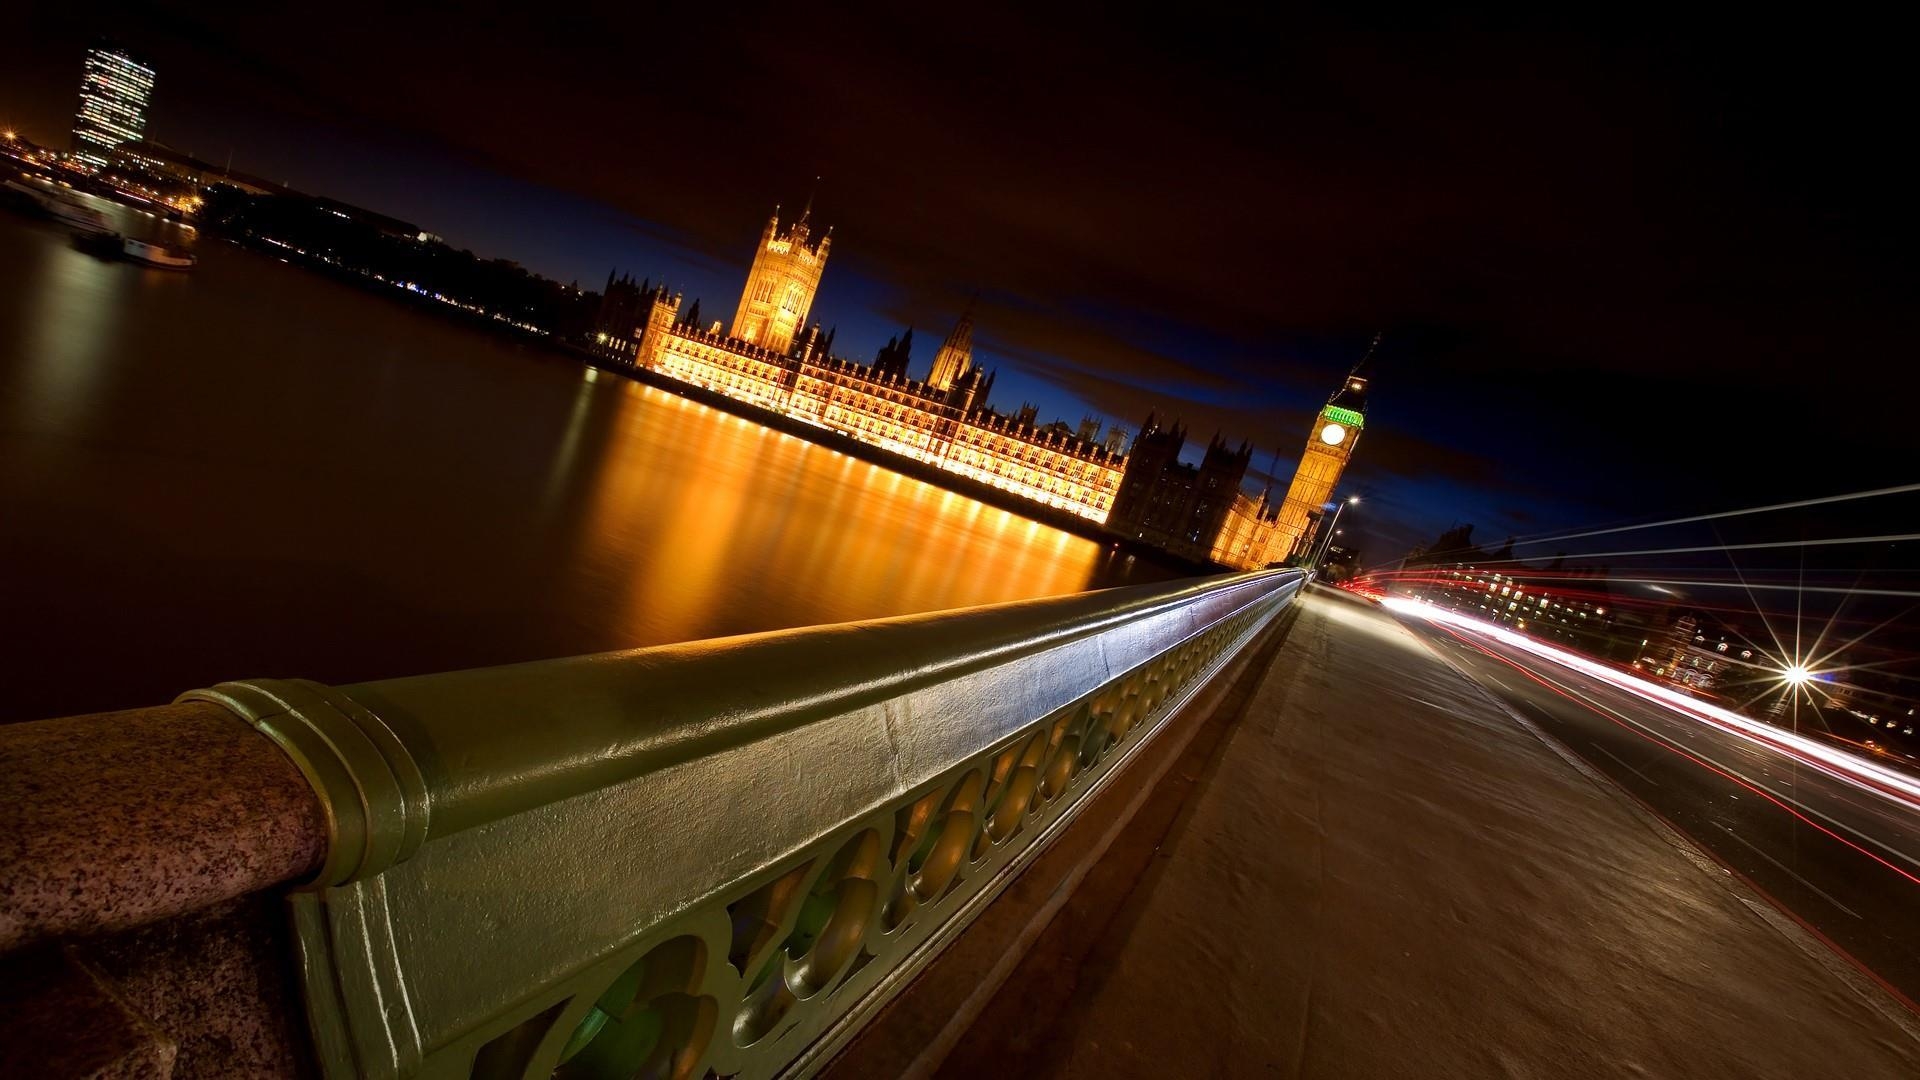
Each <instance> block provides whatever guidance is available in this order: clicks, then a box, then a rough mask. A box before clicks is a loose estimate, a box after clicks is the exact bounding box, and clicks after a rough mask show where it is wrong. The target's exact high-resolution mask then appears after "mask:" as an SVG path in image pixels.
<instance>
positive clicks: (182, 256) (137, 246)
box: [120, 236, 199, 270]
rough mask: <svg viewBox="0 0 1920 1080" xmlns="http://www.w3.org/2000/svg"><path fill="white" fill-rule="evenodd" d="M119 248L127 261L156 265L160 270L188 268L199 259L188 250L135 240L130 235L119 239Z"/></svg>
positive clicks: (143, 264)
mask: <svg viewBox="0 0 1920 1080" xmlns="http://www.w3.org/2000/svg"><path fill="white" fill-rule="evenodd" d="M120 248H121V253H122V254H124V255H125V256H126V257H127V259H128V260H129V261H132V262H137V263H139V264H141V265H142V266H157V267H159V268H160V269H162V270H188V269H191V268H192V267H193V264H194V263H195V262H197V261H199V260H198V259H197V258H196V257H195V256H194V255H193V254H192V253H190V252H186V251H181V250H179V249H178V248H170V247H168V246H166V245H165V244H156V243H153V242H151V241H148V240H135V239H134V238H133V237H131V236H129V237H126V238H124V239H123V240H121V241H120Z"/></svg>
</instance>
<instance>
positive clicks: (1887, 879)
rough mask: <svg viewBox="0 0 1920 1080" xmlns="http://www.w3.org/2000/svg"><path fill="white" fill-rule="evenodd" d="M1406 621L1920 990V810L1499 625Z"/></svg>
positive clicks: (1799, 910)
mask: <svg viewBox="0 0 1920 1080" xmlns="http://www.w3.org/2000/svg"><path fill="white" fill-rule="evenodd" d="M1407 622H1408V624H1409V625H1411V626H1413V627H1415V628H1416V629H1418V630H1419V631H1420V632H1421V633H1422V634H1424V635H1426V636H1427V637H1428V638H1429V639H1430V640H1431V641H1432V642H1433V643H1434V644H1435V645H1436V646H1437V647H1438V648H1439V649H1440V650H1441V652H1442V653H1443V654H1444V655H1446V656H1447V657H1449V658H1450V659H1452V660H1453V661H1454V662H1456V663H1457V664H1459V666H1460V667H1462V668H1464V669H1465V670H1466V671H1467V672H1468V673H1469V674H1470V675H1471V676H1472V677H1473V678H1474V680H1475V681H1476V682H1478V683H1479V684H1480V685H1481V686H1482V687H1484V688H1485V689H1487V690H1489V691H1491V692H1492V693H1493V694H1494V695H1495V696H1497V697H1498V698H1499V699H1500V700H1501V701H1503V702H1504V703H1506V704H1507V705H1508V706H1509V707H1510V708H1512V709H1513V710H1515V711H1516V712H1518V713H1519V714H1520V715H1521V716H1523V717H1525V718H1526V719H1528V720H1530V721H1532V722H1533V723H1535V724H1537V725H1538V726H1539V727H1540V728H1541V729H1542V730H1543V731H1545V732H1546V733H1547V734H1548V735H1551V736H1552V737H1553V738H1554V739H1556V740H1558V741H1559V742H1560V743H1561V745H1562V746H1564V747H1565V748H1566V749H1568V750H1570V751H1572V752H1573V753H1574V754H1575V755H1577V756H1578V757H1580V758H1581V759H1583V760H1584V761H1586V763H1587V764H1588V765H1590V766H1592V767H1593V768H1594V769H1596V770H1598V771H1599V772H1601V773H1603V774H1604V775H1606V776H1607V777H1608V778H1610V779H1611V780H1612V781H1613V782H1614V783H1616V784H1618V785H1619V786H1620V787H1622V788H1624V789H1625V790H1626V791H1628V792H1630V793H1631V794H1632V795H1633V796H1635V797H1636V798H1638V799H1639V800H1640V801H1641V802H1642V803H1644V804H1645V805H1646V806H1647V807H1648V808H1649V809H1651V810H1652V811H1653V812H1654V813H1656V814H1658V815H1659V816H1660V817H1662V818H1664V819H1665V820H1666V821H1667V822H1668V823H1669V824H1670V825H1672V826H1673V827H1674V828H1676V829H1678V830H1679V831H1680V832H1682V833H1684V834H1686V835H1687V836H1688V837H1689V838H1691V839H1692V840H1693V842H1694V843H1695V844H1697V845H1698V846H1699V847H1701V848H1703V849H1705V850H1706V851H1707V852H1708V853H1709V854H1711V855H1712V856H1713V858H1715V859H1716V860H1718V861H1719V862H1720V863H1721V864H1722V865H1723V866H1725V867H1727V868H1729V869H1731V870H1733V871H1734V872H1736V873H1738V874H1740V875H1741V876H1742V877H1744V878H1745V879H1746V880H1747V881H1748V883H1750V884H1751V885H1752V886H1754V888H1756V889H1757V890H1758V891H1760V892H1761V893H1762V894H1764V895H1765V896H1766V897H1767V898H1768V899H1770V900H1772V901H1773V902H1774V904H1775V905H1776V906H1778V907H1779V908H1780V909H1781V910H1782V911H1784V912H1786V913H1787V914H1788V915H1790V916H1791V917H1793V918H1794V919H1796V920H1798V921H1799V922H1800V923H1801V924H1802V925H1804V926H1807V927H1809V928H1810V929H1812V930H1813V931H1815V932H1816V933H1817V934H1818V935H1819V936H1820V937H1822V938H1824V939H1825V940H1826V941H1827V942H1828V943H1829V944H1830V945H1832V946H1833V947H1834V948H1835V949H1836V950H1837V951H1838V952H1840V953H1841V954H1842V955H1844V956H1845V957H1847V958H1848V959H1849V960H1850V961H1852V962H1853V963H1854V964H1855V965H1856V966H1858V967H1860V968H1861V969H1862V970H1863V971H1865V972H1866V973H1867V974H1868V975H1870V976H1872V977H1873V978H1875V979H1876V980H1877V981H1879V982H1880V983H1881V984H1882V985H1884V986H1886V987H1888V988H1889V989H1890V990H1893V991H1894V992H1895V993H1896V994H1898V995H1899V996H1901V997H1902V998H1904V999H1905V1000H1906V1002H1907V1003H1908V1004H1909V1006H1910V1007H1911V1006H1912V1004H1913V1002H1915V1001H1920V920H1916V918H1915V916H1916V913H1920V814H1916V813H1914V812H1913V811H1911V810H1910V809H1908V808H1905V807H1902V806H1899V805H1897V804H1895V803H1894V802H1892V801H1889V800H1887V799H1883V798H1880V797H1878V796H1876V795H1873V794H1871V793H1868V792H1863V791H1861V790H1859V789H1858V788H1856V787H1854V786H1853V785H1851V784H1848V783H1846V782H1844V781H1842V780H1838V779H1836V778H1834V777H1831V776H1829V775H1827V774H1825V773H1823V772H1820V771H1818V770H1816V769H1814V768H1811V767H1808V766H1806V765H1804V764H1802V763H1801V762H1800V761H1799V760H1798V759H1796V758H1794V757H1793V756H1791V755H1789V754H1785V753H1780V752H1777V751H1773V750H1770V749H1767V748H1765V747H1761V746H1757V745H1755V744H1754V743H1752V742H1749V741H1747V740H1745V739H1742V738H1740V737H1738V736H1737V735H1734V734H1732V733H1729V732H1726V731H1723V730H1721V729H1718V728H1715V727H1713V726H1712V725H1709V724H1706V723H1702V722H1701V721H1699V720H1696V719H1694V718H1691V717H1688V716H1686V715H1684V714H1682V713H1679V712H1677V711H1674V710H1671V709H1666V708H1662V707H1661V706H1659V705H1657V704H1654V703H1652V702H1648V701H1645V700H1643V699H1641V698H1638V697H1636V696H1634V695H1632V694H1629V693H1627V692H1625V691H1622V690H1620V689H1618V688H1616V687H1612V686H1609V685H1607V684H1606V683H1605V682H1602V681H1600V680H1598V679H1594V678H1591V677H1588V676H1585V675H1582V674H1581V673H1579V672H1576V671H1572V670H1570V669H1567V668H1564V667H1561V666H1559V665H1557V664H1554V663H1552V662H1551V661H1548V660H1545V659H1542V658H1540V657H1536V656H1533V655H1531V654H1529V653H1526V652H1523V651H1521V650H1518V649H1514V648H1512V647H1510V646H1506V645H1503V644H1501V643H1499V642H1497V641H1495V640H1493V639H1491V638H1487V637H1483V636H1481V635H1478V634H1474V633H1472V632H1471V631H1468V630H1460V629H1455V628H1451V627H1447V626H1442V625H1438V624H1425V623H1422V622H1420V621H1419V620H1417V619H1408V620H1407Z"/></svg>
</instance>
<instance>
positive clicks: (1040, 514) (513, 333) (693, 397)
mask: <svg viewBox="0 0 1920 1080" xmlns="http://www.w3.org/2000/svg"><path fill="white" fill-rule="evenodd" d="M222 239H225V240H228V241H229V242H230V243H233V244H234V245H235V246H237V247H240V248H243V249H245V250H247V251H250V252H252V253H254V254H258V255H264V256H267V257H269V258H274V259H279V260H282V261H285V262H287V263H288V264H290V265H295V266H299V267H301V268H302V269H304V270H308V271H312V272H315V273H318V274H321V275H323V276H325V277H328V278H330V279H332V280H334V281H338V282H341V283H344V284H350V285H354V286H357V287H359V288H362V289H365V290H366V291H368V292H372V293H375V294H377V295H380V296H384V297H386V298H388V299H390V300H397V301H401V302H403V303H405V304H406V305H407V306H409V307H411V308H413V309H415V310H417V311H421V312H427V313H431V314H434V315H438V316H441V317H445V318H450V319H453V320H455V321H457V322H462V323H465V324H467V325H469V326H473V327H476V328H484V329H486V330H488V331H490V332H492V333H495V334H498V335H500V336H502V337H505V338H506V339H508V340H511V341H514V342H516V343H518V344H522V345H537V346H542V347H545V348H547V349H550V350H552V351H554V352H557V353H561V354H564V355H566V356H569V357H571V358H574V359H577V360H580V361H583V362H585V363H587V364H589V365H591V366H593V367H595V368H598V369H599V370H602V371H605V372H608V373H610V374H614V375H620V376H623V377H626V378H629V379H633V380H634V381H636V382H640V383H644V384H646V385H648V386H652V387H654V388H656V389H659V390H665V391H667V392H668V393H671V394H674V395H677V396H679V397H683V398H686V399H687V400H689V401H695V402H698V403H700V404H702V405H706V406H708V407H710V408H714V409H719V410H720V411H722V412H725V413H729V414H731V415H734V416H738V417H740V418H741V419H744V420H750V421H752V422H753V423H756V424H759V425H760V426H762V427H765V428H770V429H772V430H774V431H778V432H781V433H783V434H787V435H792V436H794V437H795V438H800V439H805V440H806V441H808V442H810V443H813V444H815V445H817V446H823V447H826V448H827V449H830V450H834V451H836V452H838V453H842V454H846V455H847V456H848V457H852V458H856V459H858V460H861V461H865V462H867V463H868V464H872V465H878V466H880V467H881V468H883V469H886V470H888V471H890V472H897V473H899V474H901V475H902V476H909V477H912V478H913V479H915V480H919V481H922V482H924V483H928V484H932V485H933V486H935V487H938V488H941V489H943V490H946V491H951V492H953V493H954V494H956V495H963V496H965V497H967V498H969V499H973V500H974V501H976V502H981V503H985V504H986V505H988V506H992V507H994V508H996V509H1000V510H1005V511H1007V512H1008V513H1012V514H1018V515H1020V516H1021V517H1024V518H1026V519H1028V520H1030V521H1037V522H1039V523H1040V524H1042V525H1046V526H1049V527H1051V528H1055V529H1059V530H1060V531H1062V532H1066V533H1071V534H1072V535H1074V536H1079V537H1082V538H1084V539H1088V540H1092V541H1095V542H1096V543H1100V544H1105V545H1108V546H1109V547H1111V548H1113V549H1115V550H1118V551H1120V552H1122V553H1124V554H1127V555H1130V556H1133V557H1135V558H1145V559H1148V560H1150V561H1152V562H1153V563H1154V564H1155V565H1157V566H1161V567H1163V568H1165V569H1167V570H1169V571H1172V572H1174V573H1182V574H1212V573H1219V572H1221V571H1223V570H1225V569H1227V568H1226V567H1222V566H1218V565H1215V564H1213V563H1210V562H1195V561H1192V560H1189V559H1182V558H1179V557H1177V556H1175V555H1172V554H1169V553H1168V552H1165V551H1162V550H1161V549H1159V548H1156V547H1152V546H1150V545H1147V544H1143V543H1140V542H1139V541H1137V540H1134V539H1132V538H1131V537H1126V536H1122V535H1120V534H1119V533H1116V532H1114V531H1112V530H1111V529H1109V528H1107V527H1106V525H1104V524H1102V523H1100V522H1095V521H1089V520H1087V519H1086V518H1083V517H1080V516H1079V515H1077V514H1072V513H1069V512H1067V511H1065V510H1060V509H1057V508H1055V507H1051V506H1046V505H1044V504H1041V503H1037V502H1034V501H1033V500H1031V499H1025V498H1022V497H1020V496H1018V495H1015V494H1013V493H1011V492H1007V491H1003V490H1001V489H999V488H996V487H992V486H990V485H987V484H982V483H980V482H979V481H977V480H971V479H969V478H967V477H964V476H961V475H959V474H957V473H952V472H948V471H947V470H945V469H941V468H938V467H936V466H933V465H929V464H927V463H926V462H923V461H919V460H916V459H914V458H910V457H906V456H905V455H902V454H896V453H893V452H892V451H890V450H886V449H884V448H882V447H878V446H874V445H871V444H869V443H864V442H861V441H860V440H858V439H855V438H852V437H850V436H848V435H844V434H842V433H840V432H837V431H831V430H828V429H825V428H821V427H817V426H815V425H813V424H809V423H806V422H805V421H802V420H796V419H794V418H792V417H790V416H786V415H784V414H782V413H777V412H773V411H772V410H769V409H764V408H761V407H759V406H757V405H753V404H750V403H748V402H743V401H739V400H736V399H734V398H730V397H728V396H726V395H725V394H720V393H715V392H713V391H711V390H708V389H706V388H704V387H700V386H695V385H693V384H691V383H684V382H681V381H679V380H678V379H672V378H668V377H666V376H664V375H661V374H659V373H658V372H654V371H650V370H647V369H645V368H641V367H637V366H635V365H632V364H626V363H621V362H619V361H616V360H613V359H610V358H608V357H605V356H602V355H600V354H599V353H596V352H593V351H592V350H590V349H587V348H585V347H583V346H580V345H576V344H574V343H572V342H569V341H566V340H564V339H562V338H560V337H558V336H556V335H552V334H546V333H538V332H532V331H529V330H527V329H526V328H524V327H520V326H517V325H515V324H513V323H510V322H504V321H502V320H500V319H497V318H494V317H491V316H488V315H485V314H481V313H477V312H473V311H469V310H467V309H465V308H462V307H460V306H459V305H457V304H448V303H444V302H440V301H437V300H435V299H434V298H433V297H431V296H429V295H425V294H421V293H418V292H413V291H409V290H407V289H405V288H399V287H395V285H394V283H392V282H388V281H382V280H380V279H378V278H373V277H369V276H367V275H366V274H362V273H359V272H357V271H354V270H350V269H347V268H345V267H342V266H338V265H336V264H334V263H330V262H328V261H326V260H325V259H321V258H317V257H315V256H314V255H312V254H310V253H308V252H305V251H301V250H299V249H297V248H288V247H283V246H280V245H278V244H277V243H276V242H275V241H273V240H272V239H271V238H269V237H264V236H256V235H249V236H244V237H242V236H225V237H222Z"/></svg>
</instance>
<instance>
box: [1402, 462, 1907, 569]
mask: <svg viewBox="0 0 1920 1080" xmlns="http://www.w3.org/2000/svg"><path fill="white" fill-rule="evenodd" d="M1914 492H1920V484H1897V485H1894V486H1893V487H1883V488H1871V489H1868V490H1866V491H1852V492H1847V493H1846V494H1842V495H1822V496H1819V497H1818V498H1812V499H1796V500H1794V501H1792V502H1783V503H1770V504H1768V505H1766V506H1750V507H1745V508H1742V509H1738V510H1720V511H1716V512H1714V513H1711V514H1693V515H1691V516H1688V517H1677V518H1666V519H1663V520H1660V521H1643V522H1637V523H1634V524H1630V525H1612V526H1608V527H1606V528H1600V529H1583V530H1580V531H1578V532H1562V533H1536V534H1534V535H1531V536H1520V537H1515V538H1513V539H1511V540H1510V541H1509V543H1510V545H1511V547H1512V548H1523V547H1533V546H1535V545H1537V544H1553V543H1558V542H1560V541H1562V540H1581V539H1585V538H1587V537H1590V536H1612V535H1615V534H1618V533H1624V532H1638V531H1639V530H1641V529H1662V528H1667V527H1670V526H1674V525H1691V524H1695V523H1698V522H1702V521H1723V520H1725V519H1727V518H1737V517H1750V516H1752V515H1754V514H1771V513H1775V512H1777V511H1781V510H1802V509H1805V508H1807V507H1810V506H1831V505H1833V504H1834V503H1843V502H1858V501H1859V500H1862V499H1878V498H1883V497H1885V496H1888V495H1910V494H1912V493H1914ZM1468 550H1473V549H1470V548H1454V549H1450V550H1442V551H1430V552H1428V553H1427V554H1428V555H1429V556H1440V555H1450V554H1452V553H1453V552H1454V551H1468ZM1510 550H1511V548H1510ZM1704 550H1710V551H1711V550H1719V549H1718V548H1708V549H1704ZM1544 557H1545V556H1538V555H1528V556H1520V557H1518V558H1525V559H1535V558H1544ZM1574 557H1577V558H1585V557H1586V556H1585V555H1584V554H1580V553H1575V555H1574ZM1386 566H1387V564H1386V563H1379V564H1377V565H1374V566H1370V567H1367V570H1368V571H1369V572H1371V571H1377V570H1381V569H1384V568H1385V567H1386Z"/></svg>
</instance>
